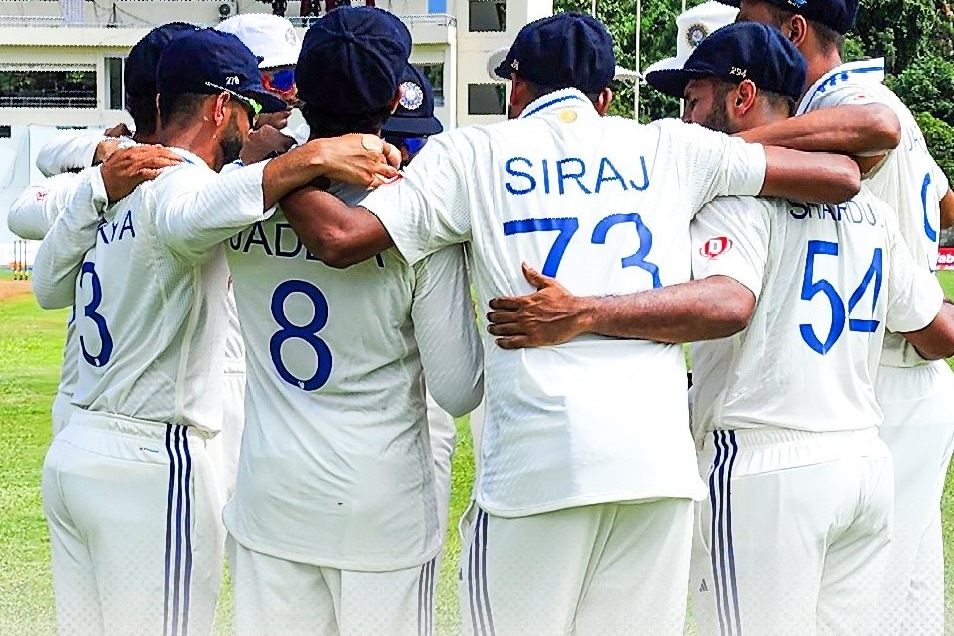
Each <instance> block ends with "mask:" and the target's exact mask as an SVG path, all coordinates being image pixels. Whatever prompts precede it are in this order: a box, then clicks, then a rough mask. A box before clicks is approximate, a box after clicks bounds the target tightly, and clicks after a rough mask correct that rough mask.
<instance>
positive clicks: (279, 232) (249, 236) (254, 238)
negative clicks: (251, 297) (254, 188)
mask: <svg viewBox="0 0 954 636" xmlns="http://www.w3.org/2000/svg"><path fill="white" fill-rule="evenodd" d="M270 229H271V231H270V232H267V231H266V230H265V226H264V225H262V222H261V221H257V222H255V223H254V224H253V225H252V226H251V227H250V228H248V229H247V230H242V231H241V232H239V233H238V234H236V235H235V236H233V237H232V238H230V239H229V247H230V248H232V249H233V250H234V251H236V252H242V253H244V254H248V253H249V252H251V251H252V250H257V251H259V252H261V253H263V254H266V255H267V256H277V257H279V258H296V257H298V256H301V255H303V256H304V258H305V260H309V261H317V260H318V257H317V256H315V255H314V254H312V253H311V252H309V251H308V250H307V249H306V248H305V246H304V245H303V244H302V242H301V239H299V238H298V235H297V234H295V231H294V230H293V229H292V226H291V225H289V224H288V223H276V224H275V225H273V226H272V227H271V228H270Z"/></svg>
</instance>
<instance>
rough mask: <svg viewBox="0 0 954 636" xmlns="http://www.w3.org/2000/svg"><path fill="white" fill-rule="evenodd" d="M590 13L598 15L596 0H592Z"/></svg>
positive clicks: (594, 15)
mask: <svg viewBox="0 0 954 636" xmlns="http://www.w3.org/2000/svg"><path fill="white" fill-rule="evenodd" d="M590 15H591V16H593V17H594V18H595V17H596V0H590Z"/></svg>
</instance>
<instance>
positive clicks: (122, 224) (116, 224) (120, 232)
mask: <svg viewBox="0 0 954 636" xmlns="http://www.w3.org/2000/svg"><path fill="white" fill-rule="evenodd" d="M98 231H99V240H101V241H102V242H103V244H104V245H109V244H110V243H113V242H115V241H121V240H123V239H124V238H126V237H132V238H136V228H135V227H133V217H132V210H126V215H125V216H124V217H123V220H122V221H106V220H102V221H100V222H99V228H98Z"/></svg>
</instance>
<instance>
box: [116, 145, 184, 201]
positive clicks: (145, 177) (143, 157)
mask: <svg viewBox="0 0 954 636" xmlns="http://www.w3.org/2000/svg"><path fill="white" fill-rule="evenodd" d="M181 161H182V157H180V156H179V155H177V154H175V153H174V152H172V151H171V150H169V149H168V148H166V147H164V146H159V145H154V146H151V145H140V146H131V147H129V148H120V149H119V150H116V151H115V152H114V153H112V154H111V155H110V156H109V157H108V158H107V159H106V160H105V161H104V162H103V165H102V167H101V168H100V173H101V175H102V177H103V184H104V185H105V186H106V194H107V196H108V197H109V201H110V202H111V203H112V202H115V201H119V200H120V199H122V198H124V197H126V196H127V195H128V194H129V193H130V192H132V191H133V190H135V189H136V187H137V186H138V185H139V184H141V183H143V182H144V181H151V180H152V179H155V178H156V177H157V176H159V173H160V172H161V171H162V169H163V168H168V167H169V166H174V165H176V164H178V163H180V162H181Z"/></svg>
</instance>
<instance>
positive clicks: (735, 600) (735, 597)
mask: <svg viewBox="0 0 954 636" xmlns="http://www.w3.org/2000/svg"><path fill="white" fill-rule="evenodd" d="M727 433H728V438H729V439H728V441H729V444H730V445H731V446H732V451H731V453H732V454H731V457H730V458H729V470H728V473H727V475H726V481H725V508H726V532H727V533H728V543H729V545H728V548H729V549H728V554H729V577H730V578H729V586H730V588H731V590H732V609H733V610H734V612H735V626H736V630H737V631H738V633H739V634H741V633H742V618H741V617H740V616H739V586H738V583H737V582H736V579H735V547H734V546H733V544H732V486H731V483H730V480H731V479H732V467H733V466H735V458H736V457H737V456H738V454H739V446H738V444H737V443H736V441H735V431H727Z"/></svg>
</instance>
